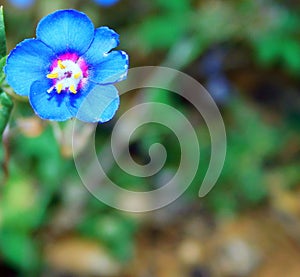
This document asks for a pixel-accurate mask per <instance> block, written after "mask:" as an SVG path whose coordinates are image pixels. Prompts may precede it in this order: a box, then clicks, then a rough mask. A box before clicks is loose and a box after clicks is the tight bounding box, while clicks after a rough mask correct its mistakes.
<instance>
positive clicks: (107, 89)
mask: <svg viewBox="0 0 300 277" xmlns="http://www.w3.org/2000/svg"><path fill="white" fill-rule="evenodd" d="M119 103H120V100H119V95H118V91H117V89H116V88H115V87H114V86H95V87H94V89H93V90H91V91H90V93H89V94H88V95H87V96H86V97H85V98H84V101H83V102H82V104H81V106H80V108H79V110H78V113H77V115H76V118H78V119H80V120H82V121H86V122H102V123H103V122H106V121H108V120H110V119H111V118H112V117H113V116H114V114H115V113H116V111H117V109H118V107H119Z"/></svg>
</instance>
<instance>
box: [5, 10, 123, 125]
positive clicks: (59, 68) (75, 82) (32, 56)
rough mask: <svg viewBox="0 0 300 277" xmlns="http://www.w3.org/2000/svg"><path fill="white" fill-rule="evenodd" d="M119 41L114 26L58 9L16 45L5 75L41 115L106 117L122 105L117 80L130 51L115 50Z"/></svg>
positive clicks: (98, 119) (54, 117) (95, 119)
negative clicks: (115, 84)
mask: <svg viewBox="0 0 300 277" xmlns="http://www.w3.org/2000/svg"><path fill="white" fill-rule="evenodd" d="M118 45H119V35H118V34H117V33H115V32H114V31H113V30H111V29H109V28H108V27H100V28H97V29H94V26H93V23H92V22H91V20H90V19H89V18H88V17H87V16H86V15H85V14H84V13H81V12H78V11H75V10H60V11H57V12H54V13H52V14H50V15H48V16H46V17H45V18H43V19H42V20H41V21H40V23H39V24H38V26H37V30H36V38H35V39H26V40H24V41H23V42H21V43H19V44H18V45H17V46H16V48H15V49H14V50H12V52H11V53H10V54H9V56H8V58H7V63H6V66H5V69H4V70H5V73H6V79H7V82H8V84H9V85H10V86H11V87H12V88H13V89H14V90H15V92H16V93H17V94H19V95H22V96H28V97H29V102H30V104H31V106H32V107H33V109H34V111H35V113H36V114H37V115H38V116H40V117H41V118H43V119H49V120H56V121H64V120H67V119H69V118H72V117H76V118H78V119H80V120H83V121H86V122H106V121H108V120H110V119H111V118H112V117H113V116H114V114H115V112H116V110H117V109H118V106H119V96H118V91H117V89H116V88H115V87H114V86H113V84H114V83H116V82H119V81H122V80H124V79H125V78H126V75H127V71H128V55H127V54H126V53H125V52H123V51H111V49H113V48H115V47H117V46H118ZM89 93H90V94H91V95H92V96H91V97H88V99H87V101H84V100H85V99H86V98H87V96H88V95H89ZM83 103H84V105H82V104H83ZM81 105H82V108H81V109H80V112H79V113H78V111H79V108H80V107H81Z"/></svg>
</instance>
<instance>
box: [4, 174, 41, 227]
mask: <svg viewBox="0 0 300 277" xmlns="http://www.w3.org/2000/svg"><path fill="white" fill-rule="evenodd" d="M11 173H12V174H13V175H12V177H10V179H9V180H8V181H7V183H6V185H5V186H4V187H3V190H2V191H1V195H2V199H1V203H0V210H1V213H2V223H3V225H4V226H5V227H9V228H12V229H18V230H20V231H24V232H25V231H26V232H27V231H31V230H32V229H34V228H36V227H37V226H38V225H39V224H40V223H41V221H42V216H43V212H44V207H43V203H42V200H43V197H41V193H40V192H39V189H38V188H37V187H35V186H34V185H33V180H32V179H30V178H28V177H27V176H25V175H24V174H22V175H20V174H18V173H17V172H15V171H14V170H13V171H12V172H11Z"/></svg>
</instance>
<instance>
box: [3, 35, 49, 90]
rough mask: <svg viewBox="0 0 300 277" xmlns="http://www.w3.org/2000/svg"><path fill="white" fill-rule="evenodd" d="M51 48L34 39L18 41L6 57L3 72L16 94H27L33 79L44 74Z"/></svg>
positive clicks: (38, 78) (39, 77)
mask: <svg viewBox="0 0 300 277" xmlns="http://www.w3.org/2000/svg"><path fill="white" fill-rule="evenodd" d="M54 55H55V54H54V53H53V52H52V50H51V49H50V48H49V47H48V46H46V45H45V44H44V43H42V42H41V41H39V40H36V39H27V40H24V41H23V42H21V43H19V44H18V45H17V46H16V48H15V49H14V50H12V51H11V53H10V54H9V56H8V58H7V62H6V66H5V68H4V72H5V74H6V80H7V82H8V84H9V85H10V86H11V87H12V88H13V89H14V90H15V92H16V93H17V94H20V95H23V96H28V95H29V91H30V87H31V85H32V83H33V82H34V81H37V80H40V79H42V78H44V77H45V76H46V74H47V73H46V72H47V70H48V68H49V66H50V63H51V59H52V57H53V56H54Z"/></svg>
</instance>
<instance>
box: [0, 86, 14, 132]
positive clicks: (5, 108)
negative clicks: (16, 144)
mask: <svg viewBox="0 0 300 277" xmlns="http://www.w3.org/2000/svg"><path fill="white" fill-rule="evenodd" d="M12 108H13V101H12V100H11V98H10V97H9V96H8V95H7V94H6V93H5V92H1V91H0V138H1V136H2V133H3V131H4V129H5V127H6V125H7V122H8V120H9V116H10V113H11V110H12Z"/></svg>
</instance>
